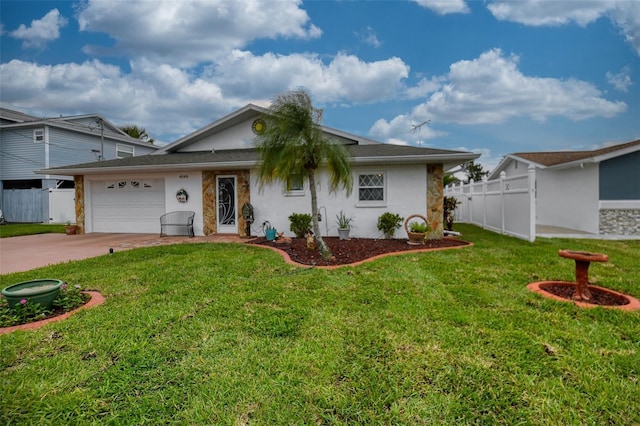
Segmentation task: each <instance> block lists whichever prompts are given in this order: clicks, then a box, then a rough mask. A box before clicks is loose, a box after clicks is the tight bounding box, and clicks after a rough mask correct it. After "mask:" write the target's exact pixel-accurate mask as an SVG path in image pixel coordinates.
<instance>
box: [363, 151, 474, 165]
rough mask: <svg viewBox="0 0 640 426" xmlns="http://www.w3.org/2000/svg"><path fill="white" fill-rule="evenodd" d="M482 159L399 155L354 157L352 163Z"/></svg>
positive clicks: (444, 155)
mask: <svg viewBox="0 0 640 426" xmlns="http://www.w3.org/2000/svg"><path fill="white" fill-rule="evenodd" d="M478 157H480V154H467V153H464V154H428V155H419V156H416V155H398V156H386V157H354V158H352V159H351V163H355V164H367V163H368V164H434V163H452V162H457V163H458V164H460V163H462V162H467V161H472V160H475V159H476V158H478Z"/></svg>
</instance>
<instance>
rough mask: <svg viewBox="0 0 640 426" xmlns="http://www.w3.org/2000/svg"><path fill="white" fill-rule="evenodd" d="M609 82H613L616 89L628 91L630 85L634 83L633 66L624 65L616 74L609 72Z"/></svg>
mask: <svg viewBox="0 0 640 426" xmlns="http://www.w3.org/2000/svg"><path fill="white" fill-rule="evenodd" d="M606 77H607V83H609V84H611V85H612V86H613V87H615V88H616V90H619V91H621V92H627V91H628V90H629V86H631V85H633V83H632V82H631V68H630V67H629V66H626V67H623V68H622V69H621V70H620V72H619V73H617V74H614V73H612V72H607V75H606Z"/></svg>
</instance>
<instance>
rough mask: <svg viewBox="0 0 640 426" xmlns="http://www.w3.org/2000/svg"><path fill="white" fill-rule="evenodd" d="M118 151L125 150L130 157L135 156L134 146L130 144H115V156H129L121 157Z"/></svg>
mask: <svg viewBox="0 0 640 426" xmlns="http://www.w3.org/2000/svg"><path fill="white" fill-rule="evenodd" d="M120 152H126V153H128V154H131V157H135V155H136V148H135V147H134V146H131V145H123V144H119V143H118V144H116V158H129V157H126V156H125V157H121V156H120Z"/></svg>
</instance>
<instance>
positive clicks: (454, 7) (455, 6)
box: [413, 0, 469, 15]
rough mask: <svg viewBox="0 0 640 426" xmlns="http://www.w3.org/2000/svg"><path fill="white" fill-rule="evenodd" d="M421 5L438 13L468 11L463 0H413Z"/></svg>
mask: <svg viewBox="0 0 640 426" xmlns="http://www.w3.org/2000/svg"><path fill="white" fill-rule="evenodd" d="M413 1H415V2H416V3H418V4H419V5H420V6H422V7H426V8H428V9H431V10H433V11H434V12H436V13H437V14H439V15H446V14H449V13H469V7H468V6H467V3H466V2H465V0H413Z"/></svg>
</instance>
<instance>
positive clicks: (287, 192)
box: [282, 176, 305, 197]
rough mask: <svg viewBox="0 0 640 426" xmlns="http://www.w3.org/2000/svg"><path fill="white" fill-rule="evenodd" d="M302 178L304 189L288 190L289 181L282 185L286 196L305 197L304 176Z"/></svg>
mask: <svg viewBox="0 0 640 426" xmlns="http://www.w3.org/2000/svg"><path fill="white" fill-rule="evenodd" d="M300 178H301V179H302V189H290V190H287V182H285V183H284V184H283V185H282V193H283V194H284V196H285V197H304V194H305V191H304V178H303V177H302V176H300Z"/></svg>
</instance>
